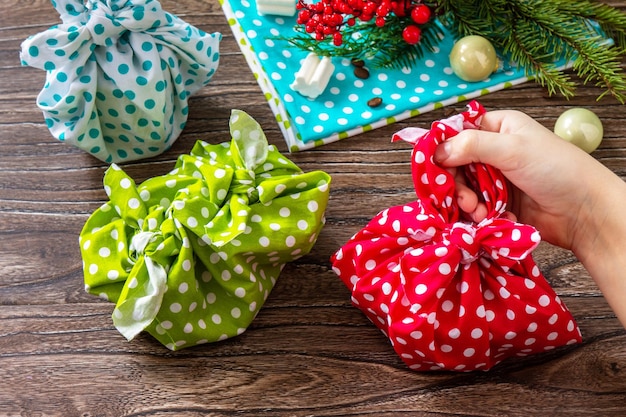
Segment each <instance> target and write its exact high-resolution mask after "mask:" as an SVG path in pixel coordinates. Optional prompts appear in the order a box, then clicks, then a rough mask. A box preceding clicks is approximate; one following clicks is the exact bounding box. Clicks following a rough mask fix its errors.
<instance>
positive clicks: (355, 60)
mask: <svg viewBox="0 0 626 417" xmlns="http://www.w3.org/2000/svg"><path fill="white" fill-rule="evenodd" d="M350 62H352V65H354V66H355V67H357V68H361V67H364V66H365V62H364V61H363V60H362V59H359V58H352V61H350Z"/></svg>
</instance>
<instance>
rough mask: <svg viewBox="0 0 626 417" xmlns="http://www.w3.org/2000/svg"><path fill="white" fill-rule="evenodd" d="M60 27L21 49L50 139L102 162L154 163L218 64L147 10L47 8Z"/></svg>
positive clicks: (190, 34)
mask: <svg viewBox="0 0 626 417" xmlns="http://www.w3.org/2000/svg"><path fill="white" fill-rule="evenodd" d="M52 3H53V5H54V7H55V8H56V10H57V11H58V12H59V14H60V16H61V19H62V21H63V23H62V24H59V25H57V26H54V27H52V28H50V29H48V30H46V31H44V32H41V33H39V34H36V35H34V36H32V37H30V38H28V39H27V40H25V41H24V42H23V43H22V51H21V60H22V64H23V65H30V66H32V67H35V68H39V69H42V70H45V71H46V83H45V85H44V87H43V89H42V90H41V92H40V93H39V95H38V97H37V105H38V106H39V108H40V109H41V110H42V111H43V114H44V118H45V121H46V124H47V126H48V128H49V130H50V132H51V133H52V135H53V136H54V137H55V138H57V139H59V140H60V141H64V142H67V143H70V144H72V145H74V146H77V147H78V148H80V149H83V150H84V151H86V152H89V153H91V154H92V155H94V156H95V157H96V158H98V159H100V160H102V161H105V162H108V163H110V162H126V161H131V160H136V159H142V158H148V157H151V156H155V155H158V154H160V153H162V152H164V151H166V150H167V149H169V148H170V147H171V146H172V144H173V143H174V142H175V141H176V139H177V138H178V136H179V135H180V133H181V131H182V129H183V128H184V126H185V124H186V122H187V115H188V105H187V104H188V98H189V96H190V95H192V94H194V93H195V92H196V91H198V90H199V89H200V88H201V87H203V86H204V85H206V84H207V83H208V82H209V80H210V79H211V78H212V76H213V74H214V73H215V71H216V69H217V66H218V61H219V42H220V40H221V35H220V34H219V33H214V34H207V33H204V32H203V31H201V30H199V29H197V28H195V27H194V26H191V25H189V24H187V23H185V22H184V21H183V20H181V19H180V18H178V17H176V16H174V15H172V14H170V13H168V12H166V11H164V10H163V9H162V8H161V5H160V4H159V2H158V1H156V0H88V1H86V2H82V1H79V0H56V1H53V2H52Z"/></svg>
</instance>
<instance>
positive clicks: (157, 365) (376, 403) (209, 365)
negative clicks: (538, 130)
mask: <svg viewBox="0 0 626 417" xmlns="http://www.w3.org/2000/svg"><path fill="white" fill-rule="evenodd" d="M608 3H610V4H612V5H615V6H617V7H620V8H621V9H623V10H626V1H623V0H620V1H617V0H615V1H610V2H608ZM162 5H163V7H164V8H165V9H166V10H168V11H171V12H172V13H175V14H178V15H179V16H180V17H182V18H183V19H185V20H187V21H188V22H189V23H192V24H194V25H196V26H198V27H199V28H201V29H203V30H205V31H208V32H214V31H219V32H221V33H222V34H223V35H224V38H223V41H222V44H221V54H222V58H221V61H220V68H219V69H218V72H217V73H216V75H215V77H214V78H213V80H212V82H211V83H210V84H209V85H208V86H207V87H205V88H203V89H202V90H201V91H200V92H199V93H198V94H197V95H195V96H193V97H192V98H191V100H190V114H189V120H188V124H187V127H186V129H185V131H184V132H183V134H182V135H181V137H180V138H179V139H178V141H177V142H176V144H175V145H174V147H173V148H172V149H171V150H170V151H169V152H167V153H165V154H163V155H160V156H158V157H155V158H152V159H150V160H145V161H138V162H134V163H129V164H125V165H124V168H125V170H127V172H128V173H129V174H130V175H131V176H132V177H133V178H134V179H135V180H136V181H137V182H141V181H143V180H145V179H146V178H149V177H152V176H155V175H161V174H164V173H166V172H168V171H169V170H170V169H171V167H172V166H173V164H174V161H175V159H176V157H177V156H178V155H179V154H181V153H187V152H188V151H189V150H190V149H191V147H192V145H193V144H194V143H195V141H196V140H198V139H202V140H205V141H207V142H210V143H219V142H223V141H226V140H229V139H230V138H229V135H228V117H229V114H230V110H231V109H233V108H239V109H242V110H245V111H246V112H248V113H249V114H250V115H252V116H253V117H254V118H255V119H257V120H258V121H259V123H260V124H261V125H262V127H263V128H264V130H265V132H266V135H267V136H268V139H269V141H270V143H273V144H275V145H276V146H278V148H279V149H280V150H281V151H283V152H286V145H285V143H284V141H283V138H282V136H281V133H280V131H279V129H278V126H277V124H276V122H275V120H274V117H273V115H272V113H271V111H270V108H269V106H268V105H267V103H266V102H265V99H264V97H263V94H262V93H261V90H260V88H259V87H258V85H257V83H256V80H255V79H254V76H253V75H252V73H251V72H250V71H249V70H248V69H247V66H246V63H245V60H244V58H243V56H242V55H241V53H240V51H239V49H238V47H237V44H236V42H235V40H234V38H233V36H232V33H231V32H230V28H229V26H228V24H227V22H226V19H225V18H224V16H223V14H222V12H221V9H220V6H219V4H218V2H217V1H215V0H182V1H173V0H164V1H162ZM56 23H58V16H57V14H56V12H55V11H54V10H53V8H52V6H51V5H50V3H49V2H48V1H46V0H30V1H18V0H4V1H3V2H1V3H0V93H2V94H0V416H63V417H74V416H76V417H90V416H167V417H169V416H172V417H173V416H190V417H192V416H279V417H283V416H357V415H363V416H380V417H391V416H406V415H421V416H461V415H463V416H467V415H472V416H478V415H480V416H552V415H568V416H624V415H626V332H625V331H624V329H623V328H622V327H621V326H620V324H619V323H618V321H617V320H616V319H615V316H614V315H613V313H612V311H611V310H610V308H609V307H608V305H607V303H606V302H605V301H604V298H603V297H602V295H601V294H600V293H599V291H598V289H597V287H596V285H595V284H594V282H593V281H592V279H591V278H590V277H589V275H588V274H587V272H586V271H585V270H584V268H583V267H582V266H581V264H580V263H579V262H578V261H577V260H576V258H575V257H574V256H573V255H572V254H571V253H569V252H567V251H564V250H562V249H559V248H556V247H553V246H550V245H549V244H546V243H542V244H541V245H540V247H539V248H538V249H537V251H536V252H535V254H534V256H535V259H536V261H537V263H538V264H539V266H540V267H541V269H542V270H543V271H544V273H545V275H546V278H547V279H548V281H549V282H550V283H551V284H552V286H553V287H554V288H555V290H556V291H557V293H558V294H559V295H560V296H561V298H562V299H563V300H564V301H565V302H566V304H567V305H568V306H569V308H570V310H571V311H572V313H573V314H574V316H575V317H576V319H577V320H578V321H579V324H580V326H581V330H582V332H583V335H584V340H583V343H582V344H581V345H580V346H575V347H567V348H564V349H559V350H556V351H552V352H549V353H546V354H543V355H536V356H531V357H526V358H520V359H516V360H510V361H507V362H505V363H503V364H501V365H499V366H497V367H496V368H494V369H493V370H491V371H489V372H483V373H469V374H453V373H445V372H441V373H428V374H424V373H416V372H412V371H409V370H407V369H406V367H405V366H404V365H403V364H402V362H401V361H400V360H399V359H398V358H397V356H396V355H395V353H394V352H393V350H392V348H391V346H390V345H389V343H388V341H387V340H386V338H385V337H384V336H383V335H382V333H380V332H379V331H378V330H377V329H376V328H375V327H374V326H373V325H372V324H371V323H369V322H368V321H367V320H366V319H365V317H364V316H363V315H362V314H361V313H360V311H358V310H357V309H355V308H354V307H352V306H351V305H350V294H349V291H348V290H347V289H346V288H345V287H344V286H343V284H342V283H341V282H340V281H339V279H338V278H337V277H336V276H335V274H334V273H333V272H332V270H331V269H330V263H329V257H330V256H331V254H332V253H333V252H334V251H335V250H336V249H337V248H338V247H340V246H341V245H342V244H343V243H345V241H346V240H348V238H349V237H350V236H351V235H352V234H353V233H355V232H356V231H357V230H359V229H360V228H361V227H363V226H364V225H365V224H366V223H367V221H368V220H369V219H370V218H371V217H373V216H374V215H375V214H376V213H377V212H378V211H379V210H380V209H382V208H385V207H389V206H392V205H396V204H402V203H404V202H407V201H410V200H411V199H412V198H413V197H414V194H413V188H412V185H411V175H410V164H409V155H410V147H409V146H408V145H407V144H403V143H390V141H389V140H390V137H391V135H392V134H393V132H395V131H397V130H399V129H400V128H402V127H405V126H409V125H414V126H421V127H427V126H428V125H429V124H430V122H431V121H432V120H434V119H438V118H441V117H443V115H444V110H437V111H433V112H431V113H427V114H423V115H420V116H417V117H414V118H412V119H410V120H407V121H404V122H399V123H397V124H395V125H392V126H389V127H385V128H382V129H378V130H375V131H371V132H367V133H365V134H362V135H360V136H358V137H356V138H351V139H346V140H343V141H341V142H338V143H334V144H329V145H326V146H323V147H320V148H317V149H313V150H310V151H306V152H301V153H297V154H291V155H290V158H291V159H292V160H293V161H294V162H296V163H297V164H298V165H300V166H301V168H302V169H303V170H306V171H309V170H315V169H322V170H325V171H326V172H328V173H329V174H330V175H331V176H332V179H333V180H332V181H333V182H332V190H331V198H330V203H329V207H328V210H327V224H326V226H325V228H324V230H323V232H322V234H321V235H320V237H319V240H318V242H317V245H316V246H315V248H314V249H313V251H312V252H311V253H310V254H309V255H307V256H305V257H303V258H301V259H299V260H298V261H296V262H294V263H291V264H289V265H287V267H286V268H285V270H284V271H283V273H282V274H281V276H280V279H279V281H278V284H277V285H276V288H275V290H274V291H273V292H272V294H271V295H270V297H269V299H268V301H267V303H266V305H265V306H264V308H263V309H262V310H261V313H260V314H259V316H258V317H257V319H256V320H255V321H254V323H253V325H252V326H251V327H250V328H249V329H248V331H246V332H245V333H244V334H243V335H241V336H240V337H237V338H234V339H231V340H227V341H224V342H220V343H215V344H210V345H204V346H199V347H195V348H189V349H186V350H182V351H178V352H170V351H168V350H166V349H165V348H164V347H162V346H161V345H160V344H158V343H157V342H155V341H154V340H153V339H152V338H151V337H150V336H146V335H140V336H139V337H138V338H137V339H136V340H135V341H133V342H131V343H128V342H126V341H125V340H124V338H123V337H122V336H121V335H120V334H119V333H118V332H117V331H116V330H115V328H114V327H113V325H112V322H111V317H110V315H111V312H112V309H113V306H112V305H111V304H109V303H106V302H104V301H102V300H99V299H97V298H95V297H92V296H90V295H88V294H86V293H85V292H84V289H83V276H82V261H81V257H80V253H79V248H78V234H79V233H80V230H81V228H82V225H83V224H84V222H85V220H86V219H87V217H88V216H89V214H90V213H91V212H93V210H95V209H96V208H97V207H99V206H100V204H102V203H103V202H104V201H105V198H106V195H105V193H104V191H103V189H102V175H103V172H104V170H105V169H106V168H107V166H106V165H105V164H104V163H102V162H100V161H98V160H96V159H94V158H92V157H91V156H89V155H87V154H85V153H83V152H82V151H79V150H77V149H75V148H73V147H71V146H69V145H66V144H63V143H60V142H58V141H55V140H54V139H53V138H52V137H51V135H50V134H49V132H48V130H47V128H46V126H45V124H44V122H43V117H42V115H41V112H40V111H39V110H38V109H37V107H36V105H35V98H36V96H37V94H38V93H39V91H40V89H41V87H42V85H43V82H44V74H43V72H41V71H39V70H36V69H33V68H29V67H22V66H21V65H20V62H19V49H20V43H21V42H22V40H23V39H25V38H26V37H27V36H29V35H32V34H34V33H37V32H40V31H42V30H44V29H46V28H47V27H49V26H51V25H53V24H56ZM599 93H600V91H599V90H597V89H596V88H593V87H590V86H583V87H580V88H579V90H578V94H577V97H576V98H575V99H574V100H572V101H569V102H568V101H566V100H564V99H562V98H560V97H548V96H547V95H546V92H545V91H544V90H543V89H542V88H541V87H540V86H538V85H536V84H533V83H526V84H523V85H520V86H517V87H514V88H511V89H508V90H505V91H500V92H497V93H493V94H490V95H488V96H485V97H483V98H482V99H481V102H482V103H483V104H484V105H485V106H486V107H487V108H488V109H499V108H515V109H518V110H522V111H524V112H527V113H528V114H530V115H531V116H533V117H535V118H537V119H538V120H539V121H540V122H541V123H543V124H544V125H545V126H547V127H549V128H552V126H553V125H554V121H555V120H556V118H557V117H558V115H560V114H561V113H562V112H563V111H564V110H565V109H567V108H570V107H574V106H585V107H588V108H590V109H591V110H593V111H594V112H596V113H597V114H598V115H599V116H600V117H601V118H602V120H603V122H604V126H605V139H604V141H603V143H602V146H601V147H600V149H598V150H597V151H596V152H595V153H594V156H595V157H596V158H598V159H599V160H600V161H601V162H602V163H604V164H605V165H606V166H608V167H609V168H610V169H612V170H613V171H614V172H616V173H617V174H618V175H620V176H622V177H626V127H625V126H624V125H625V124H624V106H622V105H619V104H617V103H616V102H615V101H613V100H611V99H603V100H601V101H596V97H597V96H598V94H599ZM456 108H457V109H462V108H463V104H459V105H458V106H457V107H456ZM581 175H584V172H582V173H581ZM625 256H626V255H625Z"/></svg>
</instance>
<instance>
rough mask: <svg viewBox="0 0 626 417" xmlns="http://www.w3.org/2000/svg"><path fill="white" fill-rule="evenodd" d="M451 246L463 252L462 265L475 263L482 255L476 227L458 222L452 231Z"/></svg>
mask: <svg viewBox="0 0 626 417" xmlns="http://www.w3.org/2000/svg"><path fill="white" fill-rule="evenodd" d="M449 239H450V244H451V245H454V246H456V247H458V248H459V250H460V251H461V255H462V258H461V264H464V265H465V264H469V263H472V262H474V261H475V260H476V259H478V257H479V256H480V254H481V242H480V241H479V239H477V238H476V227H474V226H472V225H470V224H467V223H461V222H457V223H454V224H453V225H452V228H451V229H450V235H449Z"/></svg>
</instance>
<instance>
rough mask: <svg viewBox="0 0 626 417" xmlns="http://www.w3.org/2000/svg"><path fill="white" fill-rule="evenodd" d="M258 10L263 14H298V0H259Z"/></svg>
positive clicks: (257, 3)
mask: <svg viewBox="0 0 626 417" xmlns="http://www.w3.org/2000/svg"><path fill="white" fill-rule="evenodd" d="M256 10H257V12H258V13H259V14H261V15H265V14H275V15H279V16H293V15H295V14H296V0H257V1H256Z"/></svg>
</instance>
